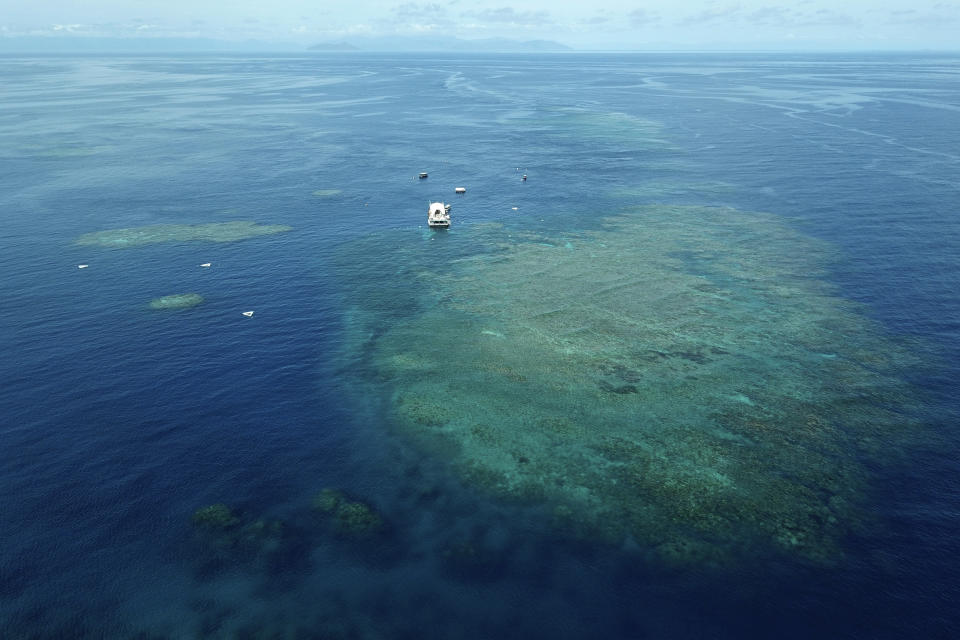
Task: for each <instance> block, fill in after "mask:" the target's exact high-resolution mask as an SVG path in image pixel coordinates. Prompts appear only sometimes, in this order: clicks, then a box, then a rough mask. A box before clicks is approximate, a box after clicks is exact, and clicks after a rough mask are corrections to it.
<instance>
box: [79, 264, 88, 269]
mask: <svg viewBox="0 0 960 640" xmlns="http://www.w3.org/2000/svg"><path fill="white" fill-rule="evenodd" d="M89 266H90V265H88V264H78V265H77V269H86V268H87V267H89Z"/></svg>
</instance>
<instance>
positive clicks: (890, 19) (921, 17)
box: [886, 2, 960, 26]
mask: <svg viewBox="0 0 960 640" xmlns="http://www.w3.org/2000/svg"><path fill="white" fill-rule="evenodd" d="M958 20H960V5H956V4H947V3H945V2H938V3H937V4H935V5H933V10H932V11H918V10H917V9H905V10H901V11H891V12H890V13H889V14H888V16H887V20H886V23H887V24H891V25H903V24H909V25H921V26H934V25H941V24H950V23H953V22H957V21H958Z"/></svg>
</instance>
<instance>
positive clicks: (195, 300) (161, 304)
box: [150, 293, 203, 309]
mask: <svg viewBox="0 0 960 640" xmlns="http://www.w3.org/2000/svg"><path fill="white" fill-rule="evenodd" d="M201 302H203V296H201V295H200V294H199V293H178V294H175V295H170V296H161V297H159V298H156V299H154V300H151V301H150V308H151V309H189V308H190V307H195V306H197V305H198V304H200V303H201Z"/></svg>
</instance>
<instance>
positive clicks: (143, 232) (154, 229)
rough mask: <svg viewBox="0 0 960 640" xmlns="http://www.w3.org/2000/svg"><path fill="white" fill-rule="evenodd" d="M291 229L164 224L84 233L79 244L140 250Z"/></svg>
mask: <svg viewBox="0 0 960 640" xmlns="http://www.w3.org/2000/svg"><path fill="white" fill-rule="evenodd" d="M290 230H292V227H288V226H285V225H279V224H257V223H256V222H250V221H242V220H241V221H235V222H211V223H208V224H161V225H151V226H146V227H130V228H126V229H107V230H104V231H95V232H93V233H85V234H83V235H82V236H80V237H79V238H77V240H76V242H77V244H79V245H85V246H100V247H113V248H126V247H139V246H143V245H147V244H156V243H160V242H188V241H201V242H237V241H238V240H246V239H247V238H256V237H259V236H265V235H272V234H274V233H283V232H285V231H290Z"/></svg>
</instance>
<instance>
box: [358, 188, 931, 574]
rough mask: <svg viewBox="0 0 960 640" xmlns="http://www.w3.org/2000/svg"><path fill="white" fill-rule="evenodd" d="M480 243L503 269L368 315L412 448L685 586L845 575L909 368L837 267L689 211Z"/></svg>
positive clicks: (475, 234)
mask: <svg viewBox="0 0 960 640" xmlns="http://www.w3.org/2000/svg"><path fill="white" fill-rule="evenodd" d="M464 233H468V234H470V235H471V237H470V238H469V242H470V244H471V246H472V247H486V248H487V250H485V251H484V252H482V253H480V255H477V256H475V257H471V258H464V259H460V260H458V261H457V262H455V263H451V264H450V266H449V268H448V269H447V270H445V271H437V270H436V269H430V270H423V271H422V272H421V276H420V279H419V281H418V282H417V283H416V285H415V287H416V289H417V290H418V291H420V292H422V299H421V301H420V303H419V304H418V305H416V307H415V309H416V312H412V313H408V314H406V315H399V316H398V315H393V316H392V317H390V318H389V321H385V320H384V314H383V312H382V309H383V308H384V307H385V305H386V302H385V301H384V300H379V299H372V298H370V297H365V298H364V299H363V300H362V301H360V302H359V303H358V305H359V309H360V310H359V311H357V312H355V315H354V317H353V321H354V322H353V324H354V326H357V327H359V326H360V325H361V324H362V323H359V322H357V320H358V319H359V318H360V317H361V316H362V314H363V312H364V309H365V310H366V313H367V322H368V324H367V326H366V328H365V329H364V330H363V333H362V339H363V342H360V338H359V337H358V341H357V343H356V348H357V349H360V348H362V350H363V353H365V354H366V355H365V356H364V357H366V358H368V360H369V365H370V367H372V369H373V370H375V371H377V372H378V374H377V375H376V376H372V377H371V379H372V380H374V381H375V382H376V384H377V385H378V387H377V388H378V389H384V388H389V390H390V391H389V393H390V397H389V399H390V406H391V407H392V409H391V411H392V420H393V424H394V426H395V427H396V428H397V429H398V431H399V432H400V433H403V434H406V435H407V436H409V437H410V438H412V439H413V440H414V441H416V442H419V443H421V445H422V446H423V448H424V451H425V452H443V455H444V456H445V458H446V459H448V460H449V461H450V462H451V463H452V464H453V465H454V467H455V468H456V469H457V470H458V471H459V473H460V475H461V476H462V477H463V478H464V479H465V480H466V481H468V482H470V483H473V484H474V485H476V486H478V487H482V488H484V489H485V490H487V491H489V492H491V493H492V494H493V495H495V496H499V497H500V498H503V499H508V500H512V501H520V502H531V503H536V504H543V503H546V504H547V505H552V513H554V514H555V516H554V517H553V520H552V521H553V524H554V526H556V527H557V528H558V529H559V530H562V531H566V532H568V533H569V534H570V535H574V536H578V537H589V538H592V539H601V540H607V541H610V542H619V541H622V540H624V539H625V538H627V537H629V538H630V539H632V540H634V541H636V542H638V543H640V544H641V545H644V546H645V547H646V548H648V549H651V550H652V552H653V553H655V554H657V555H659V556H660V557H661V558H662V559H663V560H664V561H665V562H668V563H671V564H673V563H681V564H682V563H698V564H703V563H708V564H723V563H726V562H730V561H731V560H732V559H734V558H737V557H744V556H751V557H757V556H758V554H763V553H773V554H777V553H788V554H790V555H793V556H796V557H801V558H804V559H806V560H810V561H815V562H830V561H832V560H833V559H836V558H838V557H839V556H840V554H841V553H842V543H843V540H844V538H845V536H847V535H848V534H849V533H850V532H851V531H853V530H855V529H856V528H857V527H858V526H861V524H862V518H861V515H860V511H858V509H857V505H859V504H862V500H861V497H862V494H863V491H864V488H865V487H866V486H867V483H868V481H869V476H868V472H867V466H866V464H865V462H864V461H865V460H866V459H868V458H869V457H870V456H871V455H878V454H879V452H878V451H877V450H876V442H878V441H882V440H889V439H890V438H892V437H896V436H897V434H898V433H901V432H902V431H904V430H905V429H906V428H907V427H908V426H909V418H908V417H907V416H908V415H909V411H908V407H907V406H906V405H908V404H909V400H908V398H909V397H910V393H911V391H910V389H909V387H908V385H907V384H906V383H905V382H903V381H902V379H901V377H899V376H898V374H897V372H898V371H899V370H900V369H901V368H903V367H905V366H909V365H911V364H912V363H913V360H912V358H911V356H910V355H909V354H908V353H907V352H906V351H905V350H901V349H899V348H898V347H896V346H895V345H893V344H892V343H889V342H887V341H885V340H884V339H883V337H882V336H881V335H880V333H879V332H878V330H877V329H876V327H874V326H873V325H872V324H871V323H870V322H869V321H868V320H867V319H865V318H864V317H863V316H862V315H860V314H859V313H857V310H856V308H854V307H853V306H852V304H851V303H849V302H848V301H846V300H844V299H842V298H840V297H838V296H837V295H836V293H835V291H834V290H833V288H832V287H831V286H830V285H829V284H828V283H827V282H826V280H825V278H824V275H825V269H826V268H827V266H828V264H829V260H830V259H831V255H830V252H829V248H828V247H827V246H825V245H823V244H821V243H818V242H817V241H815V240H813V239H811V238H808V237H805V236H803V235H800V234H798V233H796V232H794V231H792V230H790V229H789V228H788V227H787V226H786V225H784V224H783V223H782V222H781V221H779V220H778V219H777V218H775V217H773V216H767V215H761V214H748V213H744V212H740V211H736V210H733V209H727V208H706V207H680V206H669V207H668V206H650V207H642V208H638V209H635V210H633V211H632V212H631V213H630V214H628V215H623V216H620V217H617V218H611V219H609V220H607V221H606V223H605V225H604V228H603V229H602V230H600V231H596V232H590V233H582V234H579V235H577V236H576V237H575V238H574V237H560V238H557V237H538V236H536V235H534V234H529V237H526V238H524V237H523V236H522V234H520V233H516V232H514V233H513V234H512V236H511V237H510V238H509V239H508V238H507V236H506V234H505V233H504V232H503V229H502V228H493V227H484V226H483V225H476V226H474V227H472V228H471V229H469V230H465V231H464ZM568 243H569V245H570V246H572V247H574V248H573V249H572V250H571V249H570V248H565V247H566V246H567V245H568ZM398 253H399V255H391V256H390V260H391V264H403V263H404V262H415V261H416V260H417V257H416V255H415V249H410V250H409V251H405V250H403V249H401V250H399V251H398ZM415 270H416V268H415V267H411V268H410V271H411V272H413V271H415ZM404 277H405V278H406V277H411V276H410V274H409V273H406V274H404ZM383 295H384V296H385V295H387V294H386V293H384V294H383ZM371 325H376V326H375V327H374V328H372V329H371ZM490 327H496V330H495V332H494V331H493V330H491V329H490ZM360 335H361V334H360V333H358V336H360ZM371 335H374V336H375V338H370V336H371ZM493 336H495V338H494V337H493ZM361 344H362V347H361V346H360V345H361ZM824 353H830V354H835V357H832V358H824V357H823V354H824ZM384 381H386V382H389V387H384V386H383V384H382V383H383V382H384ZM367 392H368V393H371V392H374V391H372V390H367Z"/></svg>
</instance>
